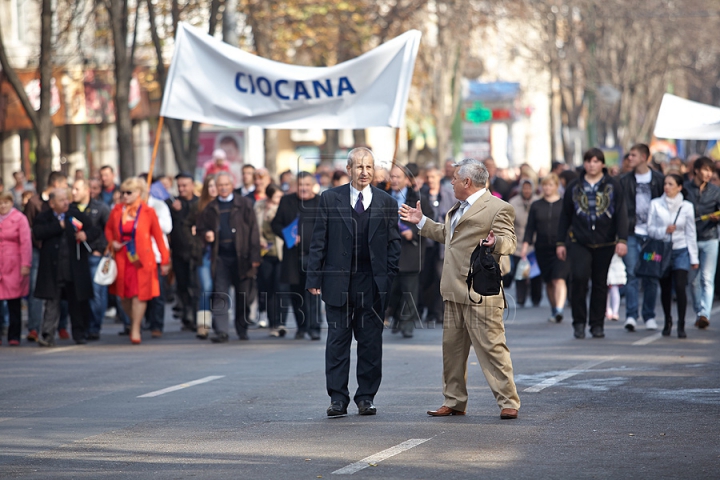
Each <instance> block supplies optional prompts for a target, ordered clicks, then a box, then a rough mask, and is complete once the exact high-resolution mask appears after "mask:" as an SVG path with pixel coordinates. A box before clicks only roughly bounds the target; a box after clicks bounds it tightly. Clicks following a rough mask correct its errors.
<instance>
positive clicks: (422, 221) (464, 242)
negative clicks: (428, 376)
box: [400, 159, 520, 419]
mask: <svg viewBox="0 0 720 480" xmlns="http://www.w3.org/2000/svg"><path fill="white" fill-rule="evenodd" d="M455 167H456V170H455V174H454V177H453V180H452V185H453V190H454V192H455V198H457V199H458V200H460V201H459V202H458V203H457V204H456V205H455V206H454V207H453V208H452V209H450V211H449V212H448V214H447V216H446V218H445V223H438V222H434V221H432V220H431V219H429V218H427V217H425V216H424V215H423V214H422V212H421V211H420V203H419V202H418V204H417V208H412V207H410V206H408V205H402V206H401V207H400V218H402V219H403V220H405V221H408V222H412V223H416V224H417V225H418V228H419V229H420V235H422V236H424V237H427V238H429V239H431V240H434V241H436V242H442V243H444V244H445V261H444V264H443V273H442V278H441V280H440V293H441V294H442V297H443V300H444V301H445V320H444V325H443V326H444V329H443V344H442V345H443V395H444V396H445V402H444V403H443V405H442V407H440V408H438V409H437V410H431V411H428V412H427V413H428V415H431V416H434V417H440V416H448V415H465V409H466V407H467V401H468V393H467V385H466V379H467V360H468V355H469V353H470V345H472V346H473V347H474V349H475V354H476V355H477V358H478V360H479V362H480V366H481V367H482V370H483V374H484V375H485V378H486V380H487V382H488V384H489V386H490V389H491V390H492V392H493V394H494V395H495V400H496V401H497V403H498V406H499V407H500V408H501V411H500V418H501V419H512V418H517V416H518V409H519V408H520V398H519V397H518V394H517V388H516V387H515V381H514V380H513V368H512V360H511V359H510V350H509V349H508V347H507V345H506V344H505V327H504V325H503V310H504V308H505V299H504V296H503V294H502V292H501V294H500V295H496V296H492V297H483V298H482V303H481V304H479V305H478V304H476V303H473V302H472V301H471V299H470V297H469V295H468V287H467V284H466V283H465V280H466V279H467V273H468V270H469V268H470V257H471V255H472V252H473V250H475V247H476V246H477V245H478V244H479V243H481V242H482V241H483V240H486V242H487V243H486V245H487V246H489V247H491V248H492V249H493V254H494V256H495V259H496V260H498V263H501V266H502V265H503V264H505V266H506V267H507V257H506V256H507V255H510V254H512V253H513V252H514V251H515V247H516V246H517V239H516V237H515V229H514V220H515V212H514V210H513V208H512V207H511V206H510V205H509V204H507V203H506V202H503V201H502V200H500V199H498V198H496V197H494V196H493V195H492V194H490V192H489V191H488V190H487V188H486V185H487V181H488V171H487V169H486V168H485V166H484V165H483V164H482V163H481V162H479V161H477V160H474V159H465V160H462V161H461V162H459V163H457V164H455ZM502 256H505V258H501V257H502ZM501 260H502V262H500V261H501ZM506 271H507V270H506Z"/></svg>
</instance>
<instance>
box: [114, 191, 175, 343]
mask: <svg viewBox="0 0 720 480" xmlns="http://www.w3.org/2000/svg"><path fill="white" fill-rule="evenodd" d="M145 189H146V184H145V182H144V181H142V180H141V179H139V178H129V179H127V180H125V181H124V182H123V183H122V185H120V191H121V192H122V200H121V203H118V204H117V205H115V208H113V210H112V212H110V217H109V218H108V222H107V224H105V236H106V237H107V240H108V243H109V244H110V245H111V247H112V249H113V250H114V252H115V262H117V269H118V275H117V279H116V280H115V283H113V284H112V285H111V286H110V293H111V294H113V295H117V296H119V297H120V298H121V300H122V307H123V310H125V313H126V314H127V315H128V316H129V317H130V341H131V342H132V343H134V344H138V343H140V324H141V323H142V319H143V317H144V316H145V308H146V306H147V302H148V300H151V299H153V298H155V297H157V296H159V295H160V284H159V282H158V276H157V265H156V263H155V255H154V253H153V249H152V241H151V238H155V242H156V243H157V246H158V250H159V251H160V256H161V257H162V261H161V268H160V270H161V273H162V275H167V273H168V271H169V269H170V255H169V253H168V250H167V248H166V247H165V241H164V240H163V233H162V230H161V229H160V224H159V223H158V218H157V215H156V214H155V211H154V210H153V209H152V208H150V207H149V206H148V205H147V203H145V202H144V201H143V196H144V194H145Z"/></svg>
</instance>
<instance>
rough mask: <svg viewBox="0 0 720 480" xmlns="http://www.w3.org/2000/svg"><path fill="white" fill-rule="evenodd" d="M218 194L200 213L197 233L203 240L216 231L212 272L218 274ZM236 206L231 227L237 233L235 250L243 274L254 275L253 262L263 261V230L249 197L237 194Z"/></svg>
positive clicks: (235, 197) (231, 212) (244, 275)
mask: <svg viewBox="0 0 720 480" xmlns="http://www.w3.org/2000/svg"><path fill="white" fill-rule="evenodd" d="M218 202H219V200H218V199H217V198H216V199H215V200H213V201H212V202H210V203H208V205H207V206H206V207H205V209H204V210H203V211H202V212H201V213H200V214H199V215H198V218H197V226H196V233H197V236H198V237H199V238H200V239H201V240H202V241H203V242H204V239H205V234H206V233H207V232H209V231H212V232H215V241H214V242H213V243H212V266H211V269H212V272H213V275H214V274H215V262H216V261H217V257H218V250H219V247H220V242H219V238H220V208H219V206H218ZM232 203H233V208H232V210H231V211H230V228H231V229H232V231H233V233H234V234H235V252H236V253H237V259H238V271H239V274H240V278H247V277H254V276H255V273H256V272H255V269H254V268H253V266H252V264H253V263H260V260H261V257H260V231H259V230H258V225H257V217H255V211H254V210H253V207H252V205H251V204H250V200H248V199H247V198H243V197H241V196H239V195H235V196H234V197H233V200H232Z"/></svg>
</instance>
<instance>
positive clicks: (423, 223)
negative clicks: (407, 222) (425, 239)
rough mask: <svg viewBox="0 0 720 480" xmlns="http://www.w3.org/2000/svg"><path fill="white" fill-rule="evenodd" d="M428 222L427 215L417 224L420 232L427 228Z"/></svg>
mask: <svg viewBox="0 0 720 480" xmlns="http://www.w3.org/2000/svg"><path fill="white" fill-rule="evenodd" d="M426 221H427V217H426V216H425V215H423V218H421V219H420V221H419V222H418V224H417V228H418V230H422V228H423V227H424V226H425V222H426Z"/></svg>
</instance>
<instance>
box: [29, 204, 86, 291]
mask: <svg viewBox="0 0 720 480" xmlns="http://www.w3.org/2000/svg"><path fill="white" fill-rule="evenodd" d="M70 217H74V218H77V219H78V220H80V221H81V222H82V223H83V231H84V232H85V235H87V242H88V244H90V242H92V241H93V240H95V239H96V238H97V237H98V236H99V235H100V229H98V228H96V227H94V226H93V225H92V222H91V221H90V219H89V218H88V217H87V216H86V215H85V214H83V213H80V211H79V210H77V209H76V208H73V207H71V208H70V209H69V210H68V211H67V213H66V214H65V228H64V229H63V228H62V227H61V226H60V222H59V221H58V220H57V218H55V214H54V213H53V211H52V210H45V211H44V212H41V213H39V214H38V215H37V216H36V217H35V219H34V220H35V221H34V223H33V228H32V231H33V235H34V236H35V238H36V239H37V240H38V241H40V242H42V248H41V249H40V264H39V266H38V276H37V282H36V284H35V293H34V295H35V297H37V298H41V299H46V300H47V299H50V298H56V297H57V294H58V288H59V285H58V281H57V277H58V261H59V253H58V252H59V249H60V240H61V238H62V236H63V235H65V238H66V241H67V246H68V256H69V261H70V272H71V275H72V277H73V284H74V286H75V295H76V297H77V300H80V301H83V300H89V299H91V298H92V297H93V283H92V279H91V278H90V265H89V264H88V255H89V254H88V251H87V249H86V248H85V245H83V244H80V248H79V249H77V247H76V242H75V229H74V228H73V226H72V224H71V223H70V221H69V219H70ZM78 251H79V252H80V259H79V260H78V258H77V252H78Z"/></svg>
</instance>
